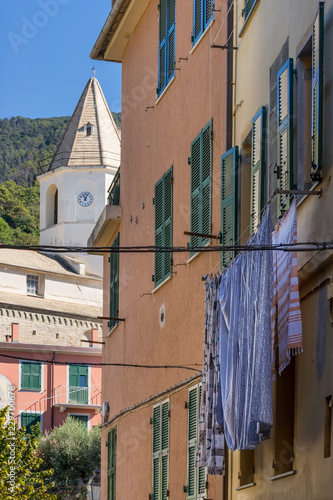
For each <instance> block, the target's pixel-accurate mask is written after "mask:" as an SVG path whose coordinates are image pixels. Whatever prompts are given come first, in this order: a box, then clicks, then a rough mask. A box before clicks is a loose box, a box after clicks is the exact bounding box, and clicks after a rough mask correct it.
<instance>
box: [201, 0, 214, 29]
mask: <svg viewBox="0 0 333 500" xmlns="http://www.w3.org/2000/svg"><path fill="white" fill-rule="evenodd" d="M213 9H214V0H205V12H204V26H203V31H204V30H205V29H206V28H207V26H208V24H209V23H210V21H211V20H212V18H213Z"/></svg>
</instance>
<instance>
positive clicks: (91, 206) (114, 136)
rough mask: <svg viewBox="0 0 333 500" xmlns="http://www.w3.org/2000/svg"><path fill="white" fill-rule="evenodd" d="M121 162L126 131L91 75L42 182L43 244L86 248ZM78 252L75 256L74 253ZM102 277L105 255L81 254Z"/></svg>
mask: <svg viewBox="0 0 333 500" xmlns="http://www.w3.org/2000/svg"><path fill="white" fill-rule="evenodd" d="M119 165H120V132H119V130H118V129H117V127H116V125H115V122H114V119H113V116H112V114H111V112H110V110H109V107H108V104H107V102H106V99H105V97H104V94H103V91H102V89H101V86H100V84H99V82H98V80H97V79H96V78H95V77H92V78H90V79H89V81H88V83H87V85H86V87H85V89H84V91H83V93H82V95H81V97H80V99H79V101H78V104H77V106H76V108H75V110H74V113H73V116H72V117H71V119H70V121H69V124H68V126H67V129H66V131H65V133H64V135H63V137H62V139H61V141H60V144H59V146H58V148H57V151H56V153H55V155H54V156H53V158H52V160H51V162H49V163H48V165H47V167H46V169H45V172H44V173H43V174H41V175H40V176H39V177H38V181H39V183H40V244H41V245H55V246H86V245H87V240H88V237H89V235H90V233H91V232H92V230H93V228H94V226H95V223H96V222H97V220H98V217H99V216H100V214H101V212H102V210H103V209H104V207H105V205H106V202H107V190H108V188H109V186H110V184H111V182H112V179H113V177H114V175H115V173H116V171H117V169H118V167H119ZM72 256H73V254H72ZM77 259H78V260H80V261H82V262H83V263H85V264H86V267H87V271H88V272H91V273H93V274H98V275H100V276H101V275H102V259H101V257H98V256H88V255H86V254H79V255H78V256H77Z"/></svg>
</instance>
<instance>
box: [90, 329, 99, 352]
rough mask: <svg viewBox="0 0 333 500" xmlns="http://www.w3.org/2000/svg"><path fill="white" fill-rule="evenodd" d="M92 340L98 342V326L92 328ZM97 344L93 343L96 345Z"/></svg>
mask: <svg viewBox="0 0 333 500" xmlns="http://www.w3.org/2000/svg"><path fill="white" fill-rule="evenodd" d="M91 340H92V342H98V328H92V329H91ZM94 345H95V344H92V346H93V347H94Z"/></svg>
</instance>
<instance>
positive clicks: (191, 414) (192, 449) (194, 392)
mask: <svg viewBox="0 0 333 500" xmlns="http://www.w3.org/2000/svg"><path fill="white" fill-rule="evenodd" d="M197 407H198V387H197V386H195V387H194V388H193V389H190V390H189V403H188V477H187V498H188V499H196V497H197V488H196V486H197V485H196V483H197V481H196V468H195V459H196V453H197V426H198V418H197V415H198V408H197Z"/></svg>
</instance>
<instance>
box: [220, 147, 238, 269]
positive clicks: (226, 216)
mask: <svg viewBox="0 0 333 500" xmlns="http://www.w3.org/2000/svg"><path fill="white" fill-rule="evenodd" d="M238 165H239V153H238V146H234V147H233V148H231V149H229V151H227V152H226V153H225V154H224V155H222V157H221V233H222V245H235V244H236V241H237V226H238V210H237V206H238V205H237V204H238ZM234 257H235V251H234V250H230V251H225V252H222V254H221V268H222V269H224V268H225V267H227V266H228V265H229V264H230V263H231V262H232V260H233V259H234Z"/></svg>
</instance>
